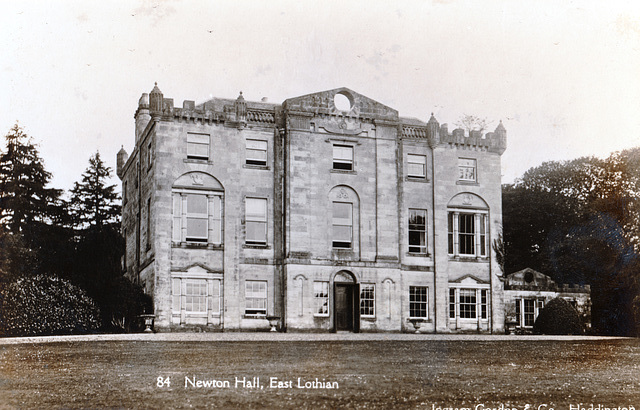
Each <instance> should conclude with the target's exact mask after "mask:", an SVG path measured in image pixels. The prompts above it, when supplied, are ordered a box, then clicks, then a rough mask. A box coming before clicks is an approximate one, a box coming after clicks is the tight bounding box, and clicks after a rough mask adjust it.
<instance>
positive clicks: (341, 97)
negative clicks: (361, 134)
mask: <svg viewBox="0 0 640 410" xmlns="http://www.w3.org/2000/svg"><path fill="white" fill-rule="evenodd" d="M333 104H334V105H335V106H336V109H338V110H340V111H351V108H353V101H352V99H351V97H350V96H348V95H347V94H345V93H337V94H336V95H335V96H334V97H333Z"/></svg>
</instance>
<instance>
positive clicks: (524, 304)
mask: <svg viewBox="0 0 640 410" xmlns="http://www.w3.org/2000/svg"><path fill="white" fill-rule="evenodd" d="M515 302H516V323H517V324H518V325H519V326H523V327H533V324H534V323H535V321H536V318H537V317H538V314H540V311H541V310H542V308H543V307H544V299H536V298H518V299H516V300H515Z"/></svg>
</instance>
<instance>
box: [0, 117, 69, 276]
mask: <svg viewBox="0 0 640 410" xmlns="http://www.w3.org/2000/svg"><path fill="white" fill-rule="evenodd" d="M5 142H6V145H5V149H4V150H2V152H0V154H1V155H0V229H2V234H1V236H2V239H1V240H2V244H3V250H4V252H3V256H2V258H3V261H2V265H3V266H4V267H3V272H2V273H3V276H2V278H0V279H1V280H5V281H6V280H9V279H10V278H11V277H17V276H25V275H32V274H34V273H37V272H43V271H49V268H51V265H52V264H53V265H57V264H58V261H59V259H58V258H57V256H55V255H51V254H49V255H47V254H46V252H41V251H42V250H46V251H47V252H48V251H51V250H54V252H53V253H54V254H55V253H56V252H55V248H56V247H57V246H58V245H60V244H62V245H64V244H65V243H66V239H67V237H66V232H65V230H64V228H61V227H56V226H54V225H53V223H61V221H64V220H65V219H66V218H65V214H66V206H65V203H64V201H62V200H61V198H60V195H61V192H62V191H60V190H58V189H52V188H47V187H46V186H47V184H48V183H49V181H50V179H51V174H50V173H49V172H48V171H46V169H45V167H44V162H43V160H42V159H41V158H40V155H39V153H38V150H37V148H36V146H35V144H34V143H33V141H32V139H31V138H30V137H29V136H28V135H27V134H25V132H24V130H23V129H22V128H21V127H20V126H19V125H18V124H17V123H16V124H15V125H14V126H13V128H11V130H10V131H9V133H8V134H7V135H6V136H5ZM50 256H52V257H50ZM58 268H59V267H55V268H54V269H53V272H50V273H57V271H58V270H59V269H58Z"/></svg>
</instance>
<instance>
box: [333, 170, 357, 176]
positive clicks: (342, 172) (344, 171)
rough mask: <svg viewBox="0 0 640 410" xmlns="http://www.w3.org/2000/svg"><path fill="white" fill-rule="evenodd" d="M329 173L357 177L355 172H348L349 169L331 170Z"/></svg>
mask: <svg viewBox="0 0 640 410" xmlns="http://www.w3.org/2000/svg"><path fill="white" fill-rule="evenodd" d="M331 173H332V174H351V175H358V173H357V172H356V171H355V170H352V169H351V170H349V169H335V168H331Z"/></svg>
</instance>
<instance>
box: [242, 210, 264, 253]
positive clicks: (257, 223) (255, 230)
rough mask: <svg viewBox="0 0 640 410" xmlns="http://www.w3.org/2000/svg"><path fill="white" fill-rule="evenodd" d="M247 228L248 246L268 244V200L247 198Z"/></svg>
mask: <svg viewBox="0 0 640 410" xmlns="http://www.w3.org/2000/svg"><path fill="white" fill-rule="evenodd" d="M245 214H246V222H247V223H246V226H247V239H246V243H247V244H254V245H264V244H266V243H267V200H266V199H264V198H247V199H246V201H245Z"/></svg>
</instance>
